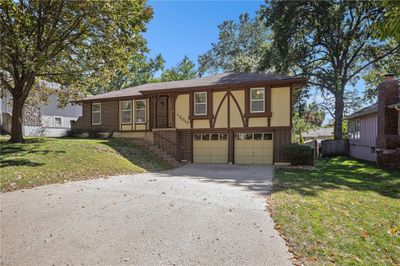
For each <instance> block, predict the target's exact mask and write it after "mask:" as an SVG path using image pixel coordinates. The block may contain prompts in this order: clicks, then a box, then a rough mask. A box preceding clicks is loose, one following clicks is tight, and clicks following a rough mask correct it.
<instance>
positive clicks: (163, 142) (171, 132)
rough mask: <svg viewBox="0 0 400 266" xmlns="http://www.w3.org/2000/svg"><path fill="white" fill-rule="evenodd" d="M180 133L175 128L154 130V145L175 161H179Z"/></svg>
mask: <svg viewBox="0 0 400 266" xmlns="http://www.w3.org/2000/svg"><path fill="white" fill-rule="evenodd" d="M177 137H178V133H177V131H176V129H174V128H166V129H153V143H154V144H155V145H157V146H158V147H159V148H160V149H161V150H163V151H165V152H166V153H168V154H169V155H171V156H172V157H174V158H175V159H177V160H179V156H178V153H177V150H178V142H177Z"/></svg>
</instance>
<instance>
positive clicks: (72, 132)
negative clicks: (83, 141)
mask: <svg viewBox="0 0 400 266" xmlns="http://www.w3.org/2000/svg"><path fill="white" fill-rule="evenodd" d="M76 135H77V132H76V131H75V130H73V129H68V130H67V132H65V137H67V138H74V137H76Z"/></svg>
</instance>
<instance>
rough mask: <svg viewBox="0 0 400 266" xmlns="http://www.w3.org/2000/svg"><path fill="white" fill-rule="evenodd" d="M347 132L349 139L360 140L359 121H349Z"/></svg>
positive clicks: (358, 119)
mask: <svg viewBox="0 0 400 266" xmlns="http://www.w3.org/2000/svg"><path fill="white" fill-rule="evenodd" d="M347 130H348V137H349V139H360V138H361V119H360V118H355V119H353V120H350V121H349V125H348V129H347Z"/></svg>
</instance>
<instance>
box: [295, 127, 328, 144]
mask: <svg viewBox="0 0 400 266" xmlns="http://www.w3.org/2000/svg"><path fill="white" fill-rule="evenodd" d="M302 137H303V139H304V141H309V140H317V141H319V142H320V141H321V140H325V139H333V128H332V127H325V128H318V129H313V130H310V131H307V132H305V133H303V134H302Z"/></svg>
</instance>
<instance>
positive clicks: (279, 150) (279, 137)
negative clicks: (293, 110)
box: [274, 128, 292, 163]
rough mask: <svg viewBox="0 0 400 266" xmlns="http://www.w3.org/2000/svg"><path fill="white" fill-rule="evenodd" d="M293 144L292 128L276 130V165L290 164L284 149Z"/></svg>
mask: <svg viewBox="0 0 400 266" xmlns="http://www.w3.org/2000/svg"><path fill="white" fill-rule="evenodd" d="M291 142H292V130H291V129H290V128H283V129H275V130H274V163H276V162H288V159H287V158H286V156H285V154H284V147H285V145H286V144H290V143H291Z"/></svg>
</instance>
